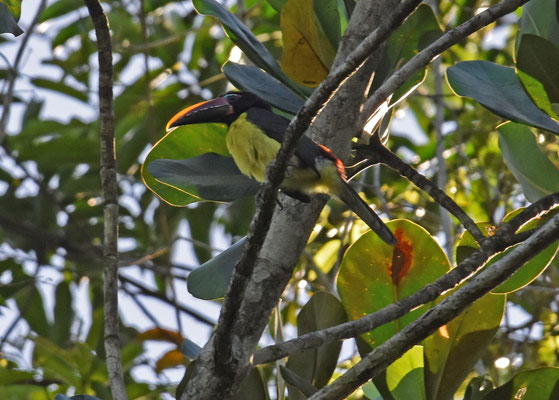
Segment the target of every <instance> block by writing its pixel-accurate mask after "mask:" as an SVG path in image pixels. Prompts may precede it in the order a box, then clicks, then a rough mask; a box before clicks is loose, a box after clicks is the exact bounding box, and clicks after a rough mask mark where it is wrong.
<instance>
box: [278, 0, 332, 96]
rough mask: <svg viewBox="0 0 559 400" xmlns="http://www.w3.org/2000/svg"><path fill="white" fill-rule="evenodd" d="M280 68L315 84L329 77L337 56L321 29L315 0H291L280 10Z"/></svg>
mask: <svg viewBox="0 0 559 400" xmlns="http://www.w3.org/2000/svg"><path fill="white" fill-rule="evenodd" d="M280 26H281V32H282V35H283V53H282V57H281V68H282V70H283V72H285V74H286V75H288V76H289V77H290V78H291V79H293V81H295V82H297V83H299V84H301V85H305V86H311V87H315V86H318V84H319V83H320V82H321V81H322V80H324V78H326V75H328V71H329V70H330V66H331V65H332V61H334V56H335V55H336V53H335V51H334V49H333V48H332V45H331V44H330V42H329V41H328V39H327V38H326V35H325V34H324V32H323V31H322V30H321V29H320V27H319V26H320V25H319V23H318V21H317V18H316V15H315V13H314V9H313V0H289V1H288V2H287V3H285V6H284V7H283V8H282V10H281V22H280Z"/></svg>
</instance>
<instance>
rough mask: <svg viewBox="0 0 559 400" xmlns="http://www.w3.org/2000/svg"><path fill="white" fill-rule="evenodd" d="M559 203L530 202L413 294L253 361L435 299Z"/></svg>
mask: <svg viewBox="0 0 559 400" xmlns="http://www.w3.org/2000/svg"><path fill="white" fill-rule="evenodd" d="M557 204H559V193H554V194H552V195H549V196H546V197H545V198H543V199H541V200H539V201H537V202H535V203H533V204H531V205H530V206H529V207H527V208H526V209H525V210H524V211H523V212H522V213H521V214H519V215H517V216H516V217H515V218H513V219H512V220H510V221H509V222H508V223H506V224H504V225H503V226H501V227H500V228H499V229H498V230H497V232H496V234H495V235H494V236H492V237H490V238H486V240H485V241H484V242H483V244H482V245H481V246H480V248H479V249H478V250H477V251H476V252H475V253H473V254H472V255H471V256H470V257H468V258H466V259H465V260H464V261H462V262H461V263H460V265H458V266H457V267H456V268H454V269H452V270H451V271H449V272H448V273H447V274H446V275H443V276H442V277H440V278H439V279H437V280H436V281H434V282H432V283H430V284H428V285H426V286H425V287H424V288H423V289H421V290H420V291H418V292H416V293H414V294H412V295H411V296H408V297H406V298H404V299H402V300H400V301H397V302H396V303H393V304H390V305H388V306H386V307H384V308H383V309H381V310H379V311H377V312H374V313H372V314H369V315H367V316H365V317H362V318H359V319H356V320H353V321H350V322H346V323H344V324H341V325H336V326H333V327H331V328H327V329H322V330H320V331H315V332H310V333H308V334H305V335H302V336H300V337H297V338H295V339H291V340H288V341H285V342H283V343H279V344H275V345H271V346H267V347H265V348H263V349H261V350H258V351H257V352H256V353H255V354H254V357H253V364H254V365H258V364H266V363H269V362H271V361H275V360H278V359H280V358H283V357H286V356H288V355H290V354H293V353H295V352H298V351H303V350H308V349H313V348H316V347H319V346H322V345H324V344H327V343H330V342H334V341H337V340H342V339H350V338H352V337H355V336H357V335H360V334H362V333H365V332H369V331H371V330H373V329H375V328H378V327H379V326H381V325H384V324H386V323H388V322H391V321H394V320H396V319H398V318H400V317H402V316H403V315H405V314H407V313H408V312H409V311H411V310H413V309H414V308H416V307H418V306H420V305H423V304H427V303H429V302H431V301H433V300H435V299H436V298H437V297H439V296H440V295H441V293H443V292H444V291H446V290H449V289H452V288H453V287H455V286H456V285H458V284H459V283H460V282H462V281H463V280H464V279H466V278H467V277H468V276H470V275H471V274H472V273H473V272H475V271H477V270H478V269H479V268H480V267H481V266H483V265H484V264H485V263H486V262H487V260H488V259H489V258H490V257H492V256H493V255H495V254H497V253H499V252H501V251H503V250H505V249H506V248H508V247H510V246H512V245H515V244H518V243H520V242H522V241H524V240H526V239H527V238H526V237H525V235H523V234H516V235H515V232H516V230H518V228H519V227H520V226H522V225H523V224H525V223H526V222H527V221H529V220H531V219H533V218H534V217H536V216H538V215H540V214H542V213H545V212H547V211H550V210H551V209H552V208H554V207H555V206H556V205H557ZM530 233H532V234H533V233H534V232H530ZM456 315H458V314H456Z"/></svg>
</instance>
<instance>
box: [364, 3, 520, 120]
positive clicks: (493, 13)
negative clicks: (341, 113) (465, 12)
mask: <svg viewBox="0 0 559 400" xmlns="http://www.w3.org/2000/svg"><path fill="white" fill-rule="evenodd" d="M528 1H529V0H503V1H502V2H500V3H499V4H496V5H494V6H492V7H489V8H488V9H487V10H485V11H483V12H482V13H480V14H478V15H476V16H475V17H472V18H470V19H469V20H468V21H466V22H464V23H463V24H461V25H459V26H458V27H456V28H454V29H451V30H450V31H448V32H446V33H445V34H444V35H442V36H441V37H440V38H439V39H437V40H435V41H434V42H433V43H431V44H430V45H429V46H427V47H426V48H425V49H423V50H421V51H420V52H419V53H417V54H416V55H415V56H414V57H413V58H412V59H411V60H409V61H408V62H407V63H406V64H404V66H403V67H402V68H400V69H399V70H398V71H396V72H395V73H394V74H393V75H392V76H390V78H388V79H387V80H386V81H385V82H384V83H383V84H382V85H381V86H380V87H379V88H378V89H377V90H376V91H375V93H374V94H373V95H372V96H371V97H370V98H369V100H367V103H365V106H364V107H363V113H362V114H361V117H360V121H359V126H365V124H366V122H367V119H368V118H369V116H370V115H372V114H373V113H374V111H375V110H376V109H377V108H378V107H379V106H380V105H381V104H382V103H383V102H384V101H385V100H386V99H387V98H388V97H389V96H390V95H391V94H392V93H394V92H395V91H396V90H397V89H399V88H400V87H401V86H402V85H403V84H404V83H405V82H406V81H407V80H408V78H409V77H410V76H412V75H413V74H414V73H415V72H416V71H418V70H419V69H421V68H423V67H425V66H426V65H428V64H429V63H430V62H431V60H433V58H435V57H436V56H438V55H439V54H441V53H442V52H443V51H445V50H447V49H448V48H450V47H451V46H453V45H455V44H456V43H458V42H460V41H461V40H463V39H465V38H466V37H468V36H469V35H471V34H472V33H474V32H476V31H478V30H479V29H481V28H483V27H484V26H487V25H489V24H491V23H492V22H494V21H495V20H497V19H498V18H500V17H502V16H504V15H506V14H508V13H510V12H513V11H514V10H516V9H517V8H518V7H520V6H522V5H524V4H525V3H527V2H528Z"/></svg>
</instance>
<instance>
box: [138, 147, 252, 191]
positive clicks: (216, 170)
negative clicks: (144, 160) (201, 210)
mask: <svg viewBox="0 0 559 400" xmlns="http://www.w3.org/2000/svg"><path fill="white" fill-rule="evenodd" d="M148 170H149V172H150V174H151V175H153V177H154V178H155V179H157V180H158V181H159V182H161V183H164V184H166V185H169V186H171V187H173V188H176V189H178V190H180V191H183V192H185V193H188V194H191V195H193V196H197V197H200V198H201V199H203V200H211V201H233V200H237V199H239V198H241V197H245V196H253V195H255V194H256V192H258V189H259V188H260V184H259V183H258V182H256V181H255V180H253V179H250V178H249V177H247V176H246V175H243V174H242V173H241V171H239V169H238V168H237V165H236V164H235V161H233V158H231V157H225V156H220V155H219V154H215V153H206V154H202V155H201V156H198V157H193V158H187V159H186V160H167V159H161V160H153V161H152V162H151V163H150V164H149V165H148Z"/></svg>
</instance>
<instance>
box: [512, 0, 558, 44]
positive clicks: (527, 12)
mask: <svg viewBox="0 0 559 400" xmlns="http://www.w3.org/2000/svg"><path fill="white" fill-rule="evenodd" d="M553 10H555V12H553ZM518 28H519V29H518V34H517V35H516V50H517V52H516V53H517V54H518V46H519V45H520V42H521V41H522V37H523V36H524V34H527V33H529V34H532V35H537V36H541V37H542V38H544V39H547V40H549V41H550V42H551V43H559V23H558V22H557V0H531V1H529V2H528V3H527V4H525V5H524V6H523V7H522V18H520V21H519V23H518Z"/></svg>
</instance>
